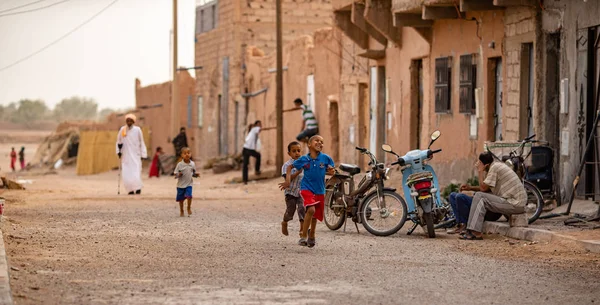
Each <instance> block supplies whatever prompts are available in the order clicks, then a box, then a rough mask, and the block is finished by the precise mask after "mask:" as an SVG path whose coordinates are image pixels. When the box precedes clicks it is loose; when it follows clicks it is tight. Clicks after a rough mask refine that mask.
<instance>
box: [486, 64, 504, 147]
mask: <svg viewBox="0 0 600 305" xmlns="http://www.w3.org/2000/svg"><path fill="white" fill-rule="evenodd" d="M488 66H489V67H491V71H490V72H491V73H492V75H491V78H490V83H491V86H490V88H492V92H490V94H491V95H492V96H493V99H491V101H492V103H493V104H492V105H490V106H491V109H492V114H491V115H492V120H490V123H491V124H492V126H490V127H491V128H490V130H491V131H492V132H491V135H490V139H491V140H492V141H502V140H503V136H502V129H503V124H502V93H503V92H502V83H503V77H502V58H501V57H498V58H491V59H490V61H489V64H488ZM488 134H489V133H488Z"/></svg>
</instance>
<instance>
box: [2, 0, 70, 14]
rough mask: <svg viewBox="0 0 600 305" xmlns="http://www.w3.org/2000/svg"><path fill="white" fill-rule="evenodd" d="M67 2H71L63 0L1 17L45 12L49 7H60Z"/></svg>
mask: <svg viewBox="0 0 600 305" xmlns="http://www.w3.org/2000/svg"><path fill="white" fill-rule="evenodd" d="M67 1H69V0H62V1H58V2H55V3H52V4H49V5H46V6H42V7H38V8H34V9H30V10H27V11H20V12H14V13H8V14H2V15H0V17H4V16H12V15H20V14H25V13H31V12H35V11H40V10H43V9H46V8H49V7H53V6H55V5H58V4H61V3H65V2H67Z"/></svg>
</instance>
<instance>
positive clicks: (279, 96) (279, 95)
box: [275, 0, 283, 168]
mask: <svg viewBox="0 0 600 305" xmlns="http://www.w3.org/2000/svg"><path fill="white" fill-rule="evenodd" d="M275 15H276V27H277V76H276V83H277V92H276V94H275V101H276V102H275V105H276V106H275V111H276V112H277V147H276V149H277V154H276V155H275V168H281V167H282V166H283V70H282V69H283V55H282V38H281V0H275Z"/></svg>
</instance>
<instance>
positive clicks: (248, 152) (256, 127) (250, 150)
mask: <svg viewBox="0 0 600 305" xmlns="http://www.w3.org/2000/svg"><path fill="white" fill-rule="evenodd" d="M251 126H252V128H250V131H249V132H248V135H246V140H245V141H246V142H245V143H244V149H243V150H242V158H243V165H242V179H243V180H244V184H248V164H250V157H254V158H256V162H255V166H254V170H255V173H256V175H260V152H258V151H257V149H256V148H257V144H258V134H259V133H260V132H261V130H269V129H275V127H268V128H262V122H261V121H256V122H254V124H253V125H251Z"/></svg>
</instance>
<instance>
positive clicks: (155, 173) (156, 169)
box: [149, 146, 163, 178]
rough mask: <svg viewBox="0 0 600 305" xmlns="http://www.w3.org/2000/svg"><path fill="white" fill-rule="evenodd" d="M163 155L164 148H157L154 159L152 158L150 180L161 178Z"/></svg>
mask: <svg viewBox="0 0 600 305" xmlns="http://www.w3.org/2000/svg"><path fill="white" fill-rule="evenodd" d="M162 154H163V151H162V147H160V146H159V147H157V148H156V153H155V154H154V158H152V164H150V175H149V176H150V178H152V177H156V178H158V177H159V176H160V156H161V155H162Z"/></svg>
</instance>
